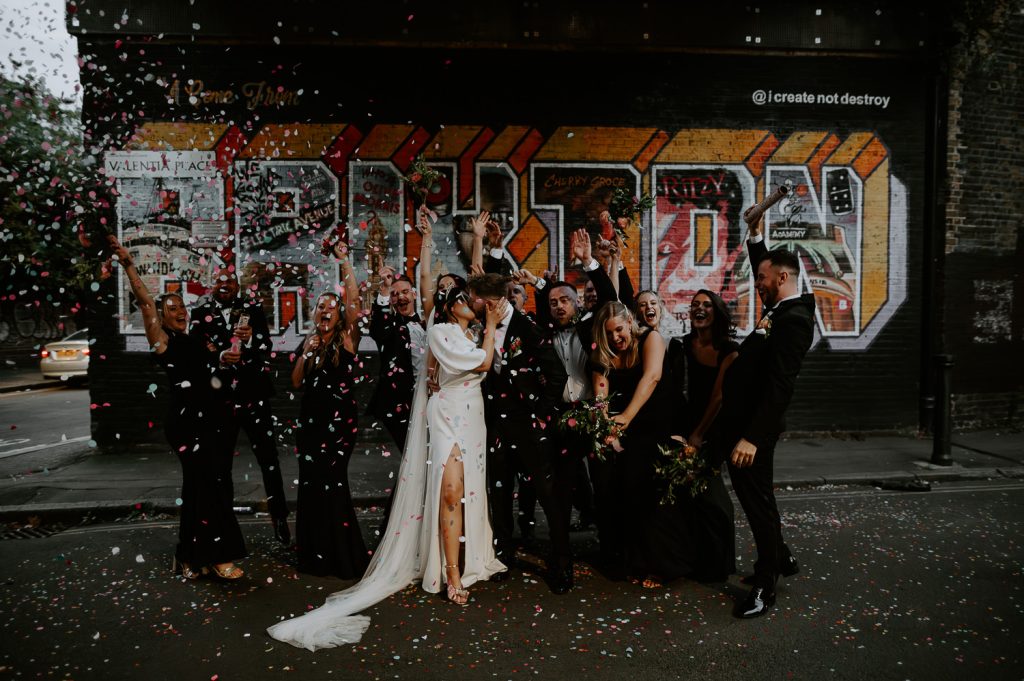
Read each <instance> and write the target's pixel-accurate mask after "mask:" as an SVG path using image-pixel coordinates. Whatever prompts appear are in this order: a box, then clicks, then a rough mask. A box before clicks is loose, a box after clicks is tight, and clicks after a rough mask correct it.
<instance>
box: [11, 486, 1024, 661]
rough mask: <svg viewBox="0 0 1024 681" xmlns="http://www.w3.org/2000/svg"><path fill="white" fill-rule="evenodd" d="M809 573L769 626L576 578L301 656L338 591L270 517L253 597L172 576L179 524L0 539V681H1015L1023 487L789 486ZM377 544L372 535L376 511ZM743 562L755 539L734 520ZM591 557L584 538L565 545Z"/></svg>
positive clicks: (420, 597)
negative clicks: (296, 635)
mask: <svg viewBox="0 0 1024 681" xmlns="http://www.w3.org/2000/svg"><path fill="white" fill-rule="evenodd" d="M780 505H781V509H782V512H783V520H784V523H785V527H786V532H787V538H788V539H789V541H790V543H791V545H792V546H793V548H794V551H795V552H796V555H797V556H798V558H799V560H800V562H801V565H802V568H803V571H802V572H801V573H800V574H799V575H796V576H795V577H792V578H790V579H788V580H786V581H784V582H782V583H780V588H779V603H778V605H777V606H776V607H775V608H774V609H773V610H772V612H771V613H770V615H769V616H767V617H765V618H762V619H759V620H752V621H740V620H736V619H734V618H733V617H732V616H731V614H730V613H731V610H732V607H733V601H734V599H735V598H736V597H737V596H739V595H741V594H742V593H744V592H745V589H743V588H742V587H741V586H740V585H739V583H738V578H737V577H733V578H732V579H731V580H730V581H729V582H728V583H726V584H706V585H704V584H696V583H692V582H687V581H680V582H676V583H673V584H671V585H670V586H669V587H667V588H663V589H660V590H645V589H642V588H641V587H640V586H639V585H637V584H632V583H628V582H626V583H612V582H609V581H608V580H606V579H605V578H604V577H603V576H601V575H599V574H598V573H596V572H594V571H593V570H592V569H590V567H589V565H588V564H586V563H584V562H581V563H580V564H578V568H577V584H578V587H577V588H576V589H575V590H573V591H572V592H571V593H570V594H568V595H566V596H554V595H552V594H551V593H550V592H549V591H548V590H547V588H546V587H545V586H544V585H543V583H542V582H540V581H539V580H537V579H535V578H534V577H533V576H531V575H529V574H526V573H523V572H521V571H517V572H516V573H515V575H514V577H513V579H511V580H509V581H508V582H505V583H502V584H489V583H485V584H480V585H477V586H476V587H475V588H473V589H472V601H471V603H470V606H469V607H467V608H458V607H455V606H452V605H449V604H447V603H445V602H443V601H442V600H441V599H440V598H439V597H436V596H432V595H429V594H426V593H425V592H422V591H420V590H419V589H418V588H415V587H412V588H408V589H406V590H405V591H403V592H400V593H399V594H396V595H395V596H393V597H392V598H390V599H388V600H387V601H385V602H384V603H381V604H380V605H378V606H377V607H374V608H372V609H371V610H370V611H369V612H368V613H367V614H369V615H370V616H371V617H372V624H371V627H370V629H369V631H368V632H367V633H366V635H365V636H364V638H363V640H362V641H361V642H360V643H359V644H357V645H350V646H344V647H341V648H337V649H331V650H321V651H318V652H316V653H310V652H308V651H305V650H299V649H295V648H292V647H290V646H288V645H285V644H282V643H278V642H277V641H274V640H272V639H270V638H269V637H268V636H267V635H266V633H265V631H264V629H265V627H266V626H268V625H269V624H272V623H273V622H275V621H277V620H278V619H279V618H281V617H284V616H288V615H294V614H298V613H301V612H303V611H305V610H306V609H307V608H310V607H314V606H317V605H320V604H321V603H322V602H323V599H324V597H325V596H326V595H327V594H329V593H331V592H333V591H335V590H338V589H339V588H341V587H343V586H344V585H345V583H343V582H341V581H339V580H334V579H319V578H311V577H307V576H303V575H296V573H295V572H294V569H293V568H292V565H293V564H294V561H293V556H292V555H291V553H290V552H289V551H288V550H285V549H283V548H279V546H278V545H277V544H275V543H274V541H273V539H272V536H271V533H270V528H269V525H268V524H267V523H266V521H265V520H262V519H253V518H251V517H249V518H246V519H244V520H243V529H244V531H245V533H246V536H247V539H248V542H249V550H250V553H251V556H250V558H248V559H247V560H246V561H244V563H243V566H244V567H245V569H246V570H247V571H248V575H247V578H246V579H244V580H242V581H241V583H235V584H224V583H218V582H213V581H200V582H196V583H189V582H184V581H182V580H181V579H180V578H175V577H172V576H171V573H170V558H171V554H172V550H173V545H174V541H175V522H174V521H173V520H167V521H163V522H161V521H157V522H136V523H114V524H106V525H93V526H81V527H76V528H72V529H70V530H66V531H64V532H61V533H59V534H56V535H54V536H52V537H49V538H44V539H22V540H7V541H3V542H0V564H2V565H3V566H4V568H3V573H2V574H3V577H2V580H3V586H4V588H3V590H2V596H0V672H3V674H0V677H3V678H62V679H63V678H67V679H243V678H244V679H271V678H279V677H281V676H284V675H286V674H291V673H293V672H297V673H298V674H297V675H292V676H290V678H303V679H332V678H336V679H444V680H452V679H494V678H497V679H516V678H527V677H530V678H539V679H551V678H558V677H560V678H580V679H588V681H589V680H591V679H622V678H629V679H631V681H642V680H646V679H651V680H654V679H675V678H686V679H691V678H692V679H701V680H702V681H703V680H707V681H711V680H715V679H730V680H732V679H736V680H740V679H742V680H744V681H749V680H751V679H900V680H901V679H925V680H928V681H937V680H940V679H962V678H970V677H976V678H978V679H986V680H988V679H1020V678H1021V677H1022V675H1024V666H1022V654H1021V647H1020V641H1021V639H1022V637H1024V617H1022V614H1024V613H1022V610H1021V609H1022V603H1024V593H1022V587H1024V580H1022V579H1021V576H1022V575H1021V566H1022V562H1024V547H1022V545H1021V533H1020V518H1021V517H1022V514H1024V483H1021V482H1017V481H1006V480H993V481H972V482H959V483H944V484H940V485H936V486H935V489H934V490H933V491H931V492H927V493H914V492H886V491H880V490H875V489H873V488H865V487H845V488H844V487H824V488H812V489H805V490H798V491H790V492H785V491H784V492H782V493H781V494H780ZM361 522H362V525H363V529H364V532H365V533H366V534H369V533H370V531H371V530H372V528H374V527H375V526H376V522H377V519H376V518H369V517H366V516H363V517H362V519H361ZM737 531H738V538H739V547H738V548H739V553H740V555H739V556H738V558H739V562H740V566H741V569H744V570H746V569H749V567H750V565H751V561H752V546H751V544H752V542H751V539H750V532H749V530H748V529H747V525H746V523H745V520H744V519H743V517H742V514H741V513H740V512H739V510H738V507H737ZM574 542H575V544H576V548H577V550H578V552H579V553H581V554H584V556H583V557H584V558H586V554H587V553H592V552H593V551H594V550H595V549H596V544H595V540H594V537H593V534H592V533H583V534H577V535H574Z"/></svg>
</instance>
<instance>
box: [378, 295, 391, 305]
mask: <svg viewBox="0 0 1024 681" xmlns="http://www.w3.org/2000/svg"><path fill="white" fill-rule="evenodd" d="M377 304H378V305H380V306H381V307H387V306H388V305H390V304H391V296H382V295H381V294H379V293H378V294H377Z"/></svg>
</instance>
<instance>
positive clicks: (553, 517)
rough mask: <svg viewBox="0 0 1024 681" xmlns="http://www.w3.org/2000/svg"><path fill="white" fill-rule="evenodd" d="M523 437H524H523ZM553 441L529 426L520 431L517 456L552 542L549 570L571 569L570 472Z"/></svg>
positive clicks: (565, 456) (535, 426)
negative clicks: (535, 497) (550, 568)
mask: <svg viewBox="0 0 1024 681" xmlns="http://www.w3.org/2000/svg"><path fill="white" fill-rule="evenodd" d="M523 435H526V436H527V437H523ZM555 449H556V446H555V443H554V441H553V440H552V439H551V438H550V437H548V436H547V435H546V434H545V431H544V430H542V429H541V428H539V427H538V426H537V425H536V424H535V423H533V422H531V423H529V424H526V425H524V426H523V430H521V431H520V438H519V446H518V447H517V454H518V456H519V460H520V463H521V464H522V467H523V469H524V470H525V471H526V472H527V474H528V475H529V476H530V480H531V482H532V483H533V489H534V491H535V492H536V494H537V501H539V502H540V505H541V508H543V509H544V516H545V517H546V518H547V521H548V537H549V539H550V540H551V559H550V567H552V568H555V569H559V570H565V569H569V568H571V567H572V550H571V547H570V545H569V509H570V500H571V498H572V468H571V460H570V458H569V457H568V455H564V454H560V453H556V451H555Z"/></svg>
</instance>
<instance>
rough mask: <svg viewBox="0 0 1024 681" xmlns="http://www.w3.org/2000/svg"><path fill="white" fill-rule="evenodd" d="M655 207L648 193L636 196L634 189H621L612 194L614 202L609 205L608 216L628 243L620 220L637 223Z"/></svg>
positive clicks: (620, 235) (617, 231) (623, 239)
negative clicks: (645, 213)
mask: <svg viewBox="0 0 1024 681" xmlns="http://www.w3.org/2000/svg"><path fill="white" fill-rule="evenodd" d="M653 207H654V199H652V198H651V195H650V194H648V193H647V192H643V193H642V194H640V196H635V195H634V194H633V190H632V189H628V188H626V187H619V188H618V189H616V190H615V192H614V193H613V194H612V200H611V201H610V202H609V203H608V214H609V215H610V216H611V218H612V223H613V224H614V226H615V231H616V233H617V234H618V235H619V238H620V239H622V241H623V242H625V241H626V232H625V230H624V229H623V224H622V222H621V221H620V220H625V221H626V222H634V221H636V220H637V219H638V218H639V216H640V214H641V213H643V212H644V211H648V210H650V209H651V208H653Z"/></svg>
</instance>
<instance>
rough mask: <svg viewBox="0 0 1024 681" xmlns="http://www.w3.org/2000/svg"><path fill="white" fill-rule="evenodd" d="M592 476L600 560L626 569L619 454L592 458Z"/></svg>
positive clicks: (607, 564)
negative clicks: (618, 464)
mask: <svg viewBox="0 0 1024 681" xmlns="http://www.w3.org/2000/svg"><path fill="white" fill-rule="evenodd" d="M589 462H590V479H591V481H592V482H593V484H594V506H595V511H596V520H597V541H598V544H599V546H600V551H601V562H602V563H604V564H605V567H607V568H610V569H612V570H615V571H622V570H624V569H625V551H626V547H625V527H624V523H623V521H624V519H625V515H624V514H623V513H622V503H621V502H622V499H621V495H620V492H619V484H618V483H619V481H620V478H619V471H618V468H619V467H618V466H617V465H616V464H617V463H618V461H617V456H616V454H615V453H613V452H608V453H606V454H605V458H604V459H603V460H602V459H600V458H598V457H593V458H591V459H589Z"/></svg>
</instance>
